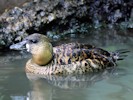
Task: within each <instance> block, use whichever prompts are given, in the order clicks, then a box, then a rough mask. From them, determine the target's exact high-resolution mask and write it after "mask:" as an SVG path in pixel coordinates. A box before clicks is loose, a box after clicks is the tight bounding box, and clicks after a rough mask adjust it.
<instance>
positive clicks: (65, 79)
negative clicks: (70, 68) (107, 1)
mask: <svg viewBox="0 0 133 100" xmlns="http://www.w3.org/2000/svg"><path fill="white" fill-rule="evenodd" d="M120 72H122V71H120ZM122 74H125V72H123V73H120V76H121V75H122ZM26 75H27V77H28V79H29V80H30V82H31V86H32V91H30V92H28V100H52V98H53V94H54V93H53V90H54V89H55V88H61V89H80V88H82V89H83V88H88V87H91V86H92V85H94V83H96V82H98V81H101V80H103V79H108V78H110V77H114V76H115V77H116V75H117V76H119V71H118V70H116V69H115V70H114V69H110V70H106V71H103V72H100V73H95V74H94V73H91V74H85V75H67V76H62V75H47V76H40V75H35V74H30V73H26Z"/></svg>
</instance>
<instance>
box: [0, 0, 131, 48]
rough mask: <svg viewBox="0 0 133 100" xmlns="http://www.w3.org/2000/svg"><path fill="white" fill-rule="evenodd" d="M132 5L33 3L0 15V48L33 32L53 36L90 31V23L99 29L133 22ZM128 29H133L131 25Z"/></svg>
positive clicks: (71, 0)
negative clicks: (109, 25) (103, 24)
mask: <svg viewBox="0 0 133 100" xmlns="http://www.w3.org/2000/svg"><path fill="white" fill-rule="evenodd" d="M132 5H133V2H132V0H128V1H125V0H111V1H110V0H97V1H95V0H94V1H92V0H33V1H31V2H28V3H25V4H24V5H23V6H22V7H21V8H19V7H14V8H13V9H11V10H9V11H7V12H4V13H3V14H2V15H1V16H0V49H2V48H5V47H9V46H10V45H11V44H13V43H16V42H18V41H21V40H22V39H23V38H24V37H25V36H27V35H28V34H32V33H33V32H39V33H43V34H47V35H49V33H50V36H51V34H52V35H54V34H59V33H62V34H67V33H76V32H88V31H87V28H88V27H89V25H90V24H92V26H93V25H94V27H95V28H97V27H100V26H101V24H100V23H101V22H102V23H111V24H114V23H119V22H125V21H126V22H128V21H130V23H132V20H130V19H132V18H131V17H132V14H131V10H132V7H133V6H132ZM124 25H125V24H124ZM127 26H130V27H132V24H130V25H128V24H126V27H127ZM52 37H54V38H55V39H57V38H58V36H52Z"/></svg>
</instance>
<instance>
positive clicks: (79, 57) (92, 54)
mask: <svg viewBox="0 0 133 100" xmlns="http://www.w3.org/2000/svg"><path fill="white" fill-rule="evenodd" d="M80 46H82V47H80ZM80 46H77V47H76V46H73V48H72V47H64V48H57V49H56V50H57V51H56V52H55V53H54V57H55V59H56V61H57V63H58V64H61V65H65V64H71V63H75V62H77V61H79V62H82V61H83V60H88V63H94V64H98V65H100V66H109V65H110V66H112V65H114V63H115V62H114V61H113V60H112V57H111V54H110V53H109V52H108V51H105V50H103V49H100V48H95V47H93V46H91V45H89V47H87V45H80Z"/></svg>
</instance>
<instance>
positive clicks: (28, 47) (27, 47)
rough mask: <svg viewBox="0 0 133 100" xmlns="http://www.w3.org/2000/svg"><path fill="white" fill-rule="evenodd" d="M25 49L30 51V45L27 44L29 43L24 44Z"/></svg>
mask: <svg viewBox="0 0 133 100" xmlns="http://www.w3.org/2000/svg"><path fill="white" fill-rule="evenodd" d="M26 49H27V51H28V52H30V46H29V44H26Z"/></svg>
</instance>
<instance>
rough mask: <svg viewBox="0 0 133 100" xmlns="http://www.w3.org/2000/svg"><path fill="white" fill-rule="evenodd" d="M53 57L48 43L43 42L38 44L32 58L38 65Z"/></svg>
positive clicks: (46, 62) (47, 61)
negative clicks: (43, 43)
mask: <svg viewBox="0 0 133 100" xmlns="http://www.w3.org/2000/svg"><path fill="white" fill-rule="evenodd" d="M52 57H53V48H52V45H51V44H50V43H45V45H40V46H39V47H38V50H37V51H36V53H35V54H33V57H32V60H33V61H34V62H35V63H36V64H38V65H40V66H43V65H47V64H48V63H49V62H50V61H51V60H52Z"/></svg>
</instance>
